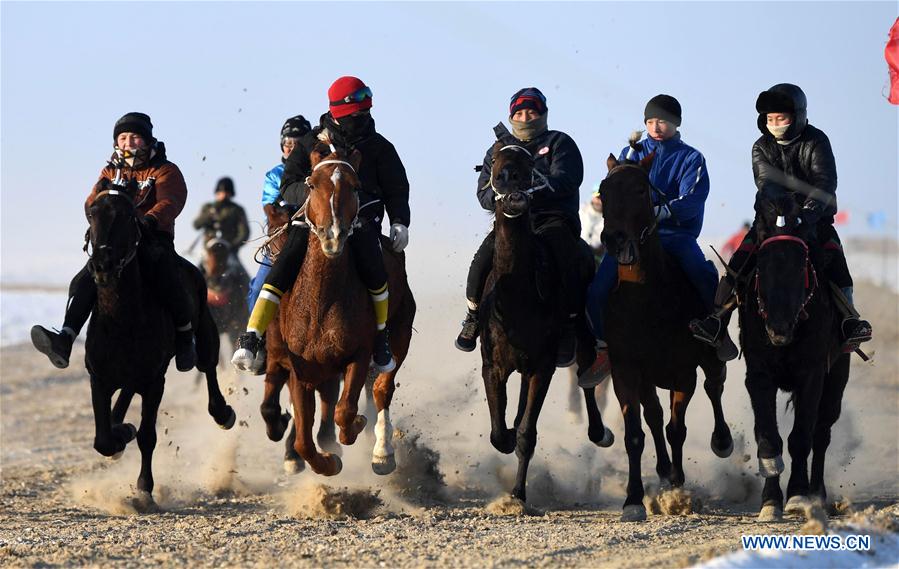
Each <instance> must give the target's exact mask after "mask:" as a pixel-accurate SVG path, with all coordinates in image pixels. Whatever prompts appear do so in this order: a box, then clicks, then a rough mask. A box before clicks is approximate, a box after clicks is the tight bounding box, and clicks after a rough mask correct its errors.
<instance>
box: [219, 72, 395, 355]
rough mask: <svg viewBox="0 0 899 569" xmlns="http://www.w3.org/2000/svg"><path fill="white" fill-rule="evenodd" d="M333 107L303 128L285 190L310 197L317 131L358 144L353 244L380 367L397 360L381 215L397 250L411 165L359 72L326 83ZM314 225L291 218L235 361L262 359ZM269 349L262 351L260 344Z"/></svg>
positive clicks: (337, 141) (350, 146) (349, 148)
mask: <svg viewBox="0 0 899 569" xmlns="http://www.w3.org/2000/svg"><path fill="white" fill-rule="evenodd" d="M328 100H329V111H328V112H327V113H325V114H323V115H322V116H321V119H320V121H319V126H318V127H316V128H315V129H313V130H312V132H310V133H308V134H306V135H305V136H303V137H302V138H301V140H300V145H299V146H297V147H296V148H294V150H293V151H292V152H291V153H290V156H289V157H288V158H287V161H286V162H285V164H284V174H283V176H282V179H281V194H282V195H283V196H285V197H287V199H288V201H293V199H292V198H290V196H292V195H296V196H301V197H302V199H299V198H297V200H298V201H297V203H302V202H303V201H305V196H306V194H307V189H306V185H305V184H306V181H305V180H306V178H307V176H309V175H310V174H311V173H312V166H311V163H310V159H309V155H310V153H311V152H312V149H313V148H314V146H315V144H316V143H317V141H318V140H317V136H318V134H319V133H320V132H321V131H322V130H324V129H327V130H328V131H329V132H330V133H331V141H332V142H333V144H334V145H335V146H337V147H339V148H341V149H343V150H345V151H346V152H347V153H351V152H353V150H359V152H360V154H361V156H362V163H361V165H360V166H359V170H358V172H357V174H358V177H359V181H360V183H361V187H360V188H359V190H358V191H357V193H358V195H359V213H358V218H357V225H356V227H355V228H354V230H353V234H352V235H351V236H350V237H349V239H348V243H349V245H350V247H351V249H352V251H353V259H354V260H355V263H356V270H357V271H358V272H359V276H360V278H361V279H362V282H363V283H364V284H365V286H366V287H367V288H368V292H369V294H370V295H371V299H372V302H373V303H374V309H375V321H376V324H377V335H376V336H375V345H374V351H373V354H372V360H373V362H374V366H375V368H376V369H377V370H378V371H379V372H386V371H391V370H392V369H393V368H394V367H396V361H395V360H394V359H393V354H392V353H391V351H390V343H389V336H388V330H387V308H388V289H387V271H386V270H385V268H384V258H383V254H382V252H381V221H382V219H383V218H384V211H385V209H386V211H387V215H389V216H390V223H391V225H390V240H391V242H392V247H393V250H394V251H397V252H400V251H402V250H403V249H405V248H406V245H408V243H409V229H408V227H409V181H408V179H407V178H406V170H405V168H404V167H403V163H402V162H401V161H400V157H399V155H398V154H397V152H396V149H395V148H394V146H393V144H391V143H390V141H388V140H387V139H386V138H384V137H383V136H382V135H381V134H379V133H378V132H376V131H375V121H374V119H373V118H372V117H371V112H370V109H371V107H372V92H371V89H370V88H369V87H367V86H366V85H365V83H363V82H362V80H360V79H358V78H356V77H341V78H339V79H337V80H336V81H334V83H333V84H332V85H331V87H330V88H329V89H328ZM308 242H309V227H308V226H307V225H306V224H305V223H302V221H301V220H294V221H293V222H292V223H291V228H290V230H289V231H288V234H287V242H286V243H285V244H284V248H283V249H282V250H281V252H280V254H279V255H278V259H277V261H275V264H274V266H273V267H272V269H271V272H270V273H269V275H268V277H267V278H266V280H265V284H264V285H263V286H262V292H261V293H260V294H259V299H258V300H257V301H256V304H255V306H254V307H253V312H252V314H251V315H250V321H249V322H248V324H247V331H246V332H245V333H244V334H242V335H241V336H240V338H239V339H238V349H237V351H235V352H234V357H233V358H232V359H231V361H232V363H234V365H235V366H237V367H238V369H243V370H248V369H251V368H256V367H257V366H260V365H261V362H259V361H255V360H256V356H257V353H258V352H259V349H260V344H261V339H262V335H263V333H264V332H265V329H266V328H267V327H268V324H269V322H271V320H272V318H273V317H274V316H275V313H276V312H277V308H278V305H279V303H280V301H281V296H282V295H283V294H284V292H285V291H287V290H289V289H290V287H291V286H293V283H294V281H295V280H296V278H297V275H298V274H299V272H300V268H301V267H302V264H303V260H304V259H305V256H306V248H307V245H308ZM263 354H264V351H263Z"/></svg>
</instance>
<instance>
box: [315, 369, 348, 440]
mask: <svg viewBox="0 0 899 569" xmlns="http://www.w3.org/2000/svg"><path fill="white" fill-rule="evenodd" d="M315 390H316V391H318V395H319V402H320V403H321V406H322V410H321V413H319V417H318V419H319V422H318V433H317V434H316V435H315V440H316V442H317V443H318V446H319V447H320V448H322V449H323V450H326V451H328V452H333V453H335V454H337V455H340V454H342V453H343V450H342V449H341V448H340V445H339V444H337V435H336V434H335V431H334V409H335V407H336V406H337V400H338V398H339V397H340V380H339V379H338V378H336V377H335V378H334V379H333V380H330V381H323V382H322V383H319V384H318V385H316V386H315Z"/></svg>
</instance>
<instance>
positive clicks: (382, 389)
mask: <svg viewBox="0 0 899 569" xmlns="http://www.w3.org/2000/svg"><path fill="white" fill-rule="evenodd" d="M401 364H402V360H397V363H396V367H395V368H394V369H393V370H392V371H390V372H388V373H382V374H380V375H378V378H377V379H376V380H375V382H374V385H373V386H372V396H373V398H374V401H375V409H377V412H378V422H377V423H376V424H375V446H374V449H373V450H372V455H371V469H372V470H373V471H374V473H375V474H380V475H382V476H383V475H385V474H390V473H391V472H393V471H394V470H395V469H396V457H395V456H394V454H395V451H394V448H393V425H392V424H391V422H390V402H391V401H392V400H393V392H394V390H395V389H396V372H397V371H399V369H400V365H401Z"/></svg>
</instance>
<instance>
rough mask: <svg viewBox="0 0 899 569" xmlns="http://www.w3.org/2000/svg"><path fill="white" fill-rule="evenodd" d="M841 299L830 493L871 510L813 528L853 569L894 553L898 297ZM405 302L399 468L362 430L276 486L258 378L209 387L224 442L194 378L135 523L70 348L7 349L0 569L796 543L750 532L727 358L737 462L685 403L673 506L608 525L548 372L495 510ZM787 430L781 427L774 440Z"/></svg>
mask: <svg viewBox="0 0 899 569" xmlns="http://www.w3.org/2000/svg"><path fill="white" fill-rule="evenodd" d="M857 297H858V302H859V305H860V306H861V307H862V309H863V310H864V312H865V314H866V315H867V316H869V317H870V318H871V320H872V321H873V324H874V327H875V331H876V339H875V342H873V343H872V346H871V348H872V351H875V352H876V356H875V363H874V364H873V365H867V364H862V363H861V362H860V361H858V360H855V361H854V362H853V366H854V368H853V372H852V377H851V379H850V383H849V387H848V388H847V392H846V399H845V400H844V411H843V416H842V417H841V419H840V421H839V422H838V423H837V425H836V427H835V432H834V442H833V444H832V447H831V449H832V450H831V454H830V457H831V458H830V460H829V463H828V473H827V476H828V487H829V490H830V492H831V494H832V496H833V497H834V498H839V497H846V498H849V499H851V501H852V504H854V506H853V511H855V512H859V511H862V512H864V511H865V510H866V509H867V508H869V507H870V506H873V510H872V511H870V512H866V513H864V514H862V515H860V516H859V515H855V517H853V515H852V513H843V514H840V515H838V516H836V517H831V519H830V526H829V528H827V530H826V531H829V532H834V531H846V528H848V527H850V526H849V525H848V524H856V525H857V526H858V527H861V528H868V530H869V531H871V532H872V535H873V534H874V533H878V532H880V533H878V535H882V536H883V540H884V541H883V543H884V544H886V545H879V543H880V542H876V541H875V542H874V545H875V546H876V547H878V548H879V549H877V550H876V553H875V554H874V556H873V557H872V556H871V555H868V556H867V557H865V559H867V560H869V561H872V562H873V561H875V560H881V559H882V557H880V556H881V555H884V554H890V551H893V553H892V555H893V556H894V557H893V559H892V562H894V563H895V562H896V561H897V560H899V559H896V558H895V550H890V549H889V543H890V541H889V540H890V539H895V536H894V535H893V534H891V532H892V531H895V526H892V529H889V527H890V526H889V524H886V522H884V520H895V519H896V517H897V515H899V512H897V510H896V506H895V505H894V504H895V503H896V501H897V500H899V489H897V483H896V477H895V465H896V464H897V459H899V453H897V442H896V440H895V436H894V434H895V432H897V430H899V418H897V416H896V413H895V410H896V408H897V401H896V397H897V387H899V378H897V373H896V372H897V369H899V365H897V363H899V355H897V350H896V349H895V348H896V346H897V345H899V325H897V319H896V318H895V316H896V314H897V299H899V297H897V296H896V295H895V294H892V293H890V292H888V291H885V290H883V289H879V288H874V287H870V286H863V285H862V286H859V287H858V292H857ZM421 305H422V315H423V317H422V319H421V321H420V322H419V323H418V324H417V329H418V332H419V334H418V336H416V338H415V339H414V340H413V350H412V352H411V353H410V360H409V362H408V369H407V370H406V374H407V375H406V378H405V379H402V380H401V381H400V384H401V385H400V387H399V389H398V391H397V395H396V398H395V403H394V409H395V412H394V414H393V415H394V419H395V421H396V425H397V429H398V431H401V432H402V434H403V436H402V437H398V443H397V447H398V449H397V452H398V456H397V462H398V464H399V468H398V471H397V472H396V473H394V474H392V475H390V476H388V477H386V478H382V477H377V476H375V475H374V474H373V473H372V472H371V468H370V466H369V464H368V463H369V459H370V452H371V445H372V443H373V440H372V438H371V437H370V436H369V435H363V436H361V437H360V439H359V441H358V442H357V443H356V445H355V446H353V447H346V448H344V466H345V468H344V472H342V473H341V474H340V475H339V476H338V477H337V478H334V479H327V480H324V479H322V478H319V477H316V476H314V475H313V474H311V473H309V472H308V471H307V472H304V473H302V474H300V475H297V476H294V477H288V476H286V475H284V474H283V473H282V471H281V453H282V446H281V445H280V444H274V443H270V442H269V441H268V440H267V439H266V437H265V433H264V430H263V425H262V421H261V418H260V417H259V415H258V405H259V402H260V401H261V391H262V386H261V380H259V378H254V377H249V376H236V375H234V374H231V373H230V372H223V373H222V376H223V377H222V388H223V391H225V393H226V396H227V397H228V398H229V401H233V403H232V404H233V405H234V406H235V409H236V411H237V413H238V424H237V425H236V427H235V428H234V429H232V430H231V431H228V432H223V431H221V430H219V429H218V428H217V427H216V426H215V424H214V423H213V422H212V421H211V420H209V417H208V415H207V414H206V411H205V393H204V391H203V390H202V389H197V388H195V386H194V380H193V375H192V374H179V373H177V372H175V371H174V370H173V371H172V372H171V373H170V374H169V375H168V382H167V386H166V387H167V389H166V394H165V396H164V398H163V404H162V407H161V410H160V420H159V425H158V435H159V442H158V446H157V453H156V465H155V470H156V478H157V490H156V500H157V502H158V503H159V505H160V506H161V508H162V511H160V512H158V513H151V514H135V513H134V512H135V511H136V509H137V505H135V504H134V503H133V501H132V499H133V497H134V488H133V487H132V484H133V480H134V476H135V474H136V472H137V465H138V456H139V453H138V452H137V448H136V447H134V446H129V448H128V449H127V450H126V452H125V455H124V457H123V458H122V459H121V460H120V461H118V462H109V461H107V460H105V459H103V458H102V457H100V456H99V455H97V454H95V453H94V451H93V450H92V448H91V443H92V438H93V420H92V414H91V408H90V395H89V386H88V382H87V376H86V373H85V372H84V370H83V364H82V360H83V349H82V348H81V346H80V344H79V345H76V351H75V354H74V355H73V358H72V366H71V367H70V368H69V369H67V370H64V371H59V370H55V369H54V368H52V367H51V366H50V364H49V363H48V362H47V361H46V359H44V358H43V357H42V356H40V354H37V353H36V352H34V351H33V350H32V349H31V348H30V347H29V346H13V347H5V348H3V351H2V354H0V370H2V371H0V377H2V379H0V395H2V409H0V411H2V416H0V419H2V431H0V438H2V440H0V452H2V454H0V459H2V460H0V464H2V481H0V503H2V507H0V564H2V565H4V566H7V565H13V566H15V565H29V566H30V565H36V564H48V565H57V564H70V565H88V564H90V565H125V564H135V563H137V564H151V563H152V564H158V563H165V564H191V565H194V564H200V565H204V566H205V565H213V564H215V565H218V564H224V565H229V566H235V565H241V566H242V565H250V564H252V565H258V564H264V563H278V564H281V565H291V566H321V565H333V564H336V563H353V564H354V565H360V566H378V565H380V564H384V565H386V566H421V565H451V566H455V567H475V566H478V567H480V566H483V565H485V564H499V563H502V564H504V565H527V566H557V565H563V566H591V567H624V566H627V567H641V566H649V565H657V564H663V563H664V564H667V565H669V566H673V567H679V566H688V565H691V564H695V563H699V562H702V561H706V560H709V559H712V558H715V557H717V556H721V555H725V554H730V553H732V552H738V550H740V549H741V545H740V537H741V536H742V535H749V534H758V533H765V534H770V533H777V534H794V533H799V532H800V531H803V526H807V523H806V520H805V518H804V516H800V515H797V516H787V517H786V518H785V520H784V521H783V522H779V523H763V524H760V523H758V522H757V521H756V514H757V513H758V508H759V488H760V481H759V479H758V478H757V476H756V473H755V471H754V469H755V462H756V461H755V460H754V458H753V457H754V455H755V445H754V443H753V442H752V421H751V413H750V411H749V408H748V398H747V397H746V394H745V388H744V387H743V375H742V374H743V367H742V364H741V363H739V362H738V363H736V364H735V365H732V366H729V369H728V372H729V374H728V376H729V381H728V384H727V387H726V389H725V406H726V408H727V409H728V411H729V419H730V421H731V427H732V429H733V431H734V435H735V439H736V441H735V444H736V448H735V450H734V453H733V455H732V456H731V457H730V458H729V459H727V460H721V459H718V458H716V457H714V456H712V454H711V453H710V452H709V451H708V450H707V438H708V433H707V432H706V425H707V424H708V422H709V421H708V419H709V418H710V409H709V405H708V404H707V403H705V404H699V405H696V409H694V413H695V414H694V416H692V417H691V420H690V424H689V425H688V427H689V431H688V441H687V446H686V449H685V454H686V457H687V462H686V464H685V467H686V468H687V469H689V470H688V471H689V473H690V479H691V480H693V481H694V482H693V483H692V484H691V485H688V486H687V488H686V490H687V493H686V494H679V493H670V492H668V493H661V494H660V493H659V492H658V489H657V488H653V487H652V483H651V482H652V479H651V477H649V476H647V477H646V478H647V482H648V483H649V484H648V486H649V488H648V490H649V492H648V494H649V496H648V500H647V510H648V511H649V512H650V516H649V519H648V520H647V521H646V522H644V523H639V524H626V523H620V522H619V521H618V517H619V514H620V506H621V502H622V501H623V495H624V493H623V485H624V483H625V479H626V477H625V472H626V458H625V455H624V452H623V447H620V446H619V445H618V444H616V445H614V446H613V447H611V448H610V449H596V447H594V446H592V445H591V444H589V442H588V441H587V439H586V424H585V423H584V422H583V419H578V418H577V417H576V416H574V415H572V414H570V413H569V411H568V409H567V404H566V402H567V400H568V390H569V380H568V375H567V374H565V373H559V374H557V375H556V377H555V379H554V384H553V386H552V389H551V391H550V394H549V397H548V398H547V404H546V408H545V411H546V413H545V414H544V416H542V417H541V420H540V423H539V424H538V429H539V433H540V437H541V441H542V442H541V445H540V447H541V448H540V449H538V452H537V455H536V457H535V460H534V463H533V467H532V473H531V477H530V478H531V480H530V483H529V502H530V501H532V502H533V504H532V505H531V506H532V507H531V508H529V510H525V511H519V510H517V509H516V508H514V507H505V506H509V504H505V506H504V507H494V508H492V509H491V508H490V507H489V506H490V505H491V504H496V503H497V502H499V503H500V504H503V503H504V502H506V501H505V500H504V497H503V494H502V490H503V489H507V488H508V487H509V484H508V480H509V479H510V477H512V476H514V468H515V461H514V457H512V458H509V457H498V456H496V455H495V453H493V452H492V448H491V447H490V444H489V442H488V441H487V438H486V437H487V436H488V434H489V421H488V418H487V416H486V406H485V405H483V386H482V385H481V380H480V377H479V376H478V375H477V371H476V368H477V362H476V361H475V359H474V358H467V356H466V355H464V354H463V355H460V354H457V353H455V352H454V350H452V348H451V346H450V344H451V342H450V340H451V338H452V337H453V335H454V334H455V332H456V325H457V320H458V318H457V315H456V312H457V311H456V310H454V309H455V308H457V306H456V303H454V302H453V299H451V298H449V297H432V298H428V297H424V298H423V301H422V302H421ZM447 338H449V339H450V340H447ZM435 362H437V363H438V364H439V365H435ZM608 399H612V400H613V399H614V398H608ZM510 403H511V402H510ZM779 406H780V407H781V408H782V404H780V403H779ZM511 407H513V408H514V405H511ZM133 411H136V409H135V410H133ZM604 417H605V418H607V420H608V424H609V426H610V428H612V429H613V430H615V431H616V432H617V433H618V434H620V433H621V419H620V413H619V412H618V411H617V409H615V408H614V406H607V407H606V409H605V410H604ZM791 419H792V416H791V415H789V414H787V415H784V416H782V417H781V418H780V420H781V426H782V432H783V431H784V430H785V429H787V428H788V426H789V425H790V424H792V420H791ZM619 440H620V437H619ZM653 464H654V457H653V453H652V452H651V451H648V452H646V453H644V469H645V472H653V468H652V466H653ZM404 465H405V466H404ZM323 484H324V485H323ZM843 503H845V502H843ZM529 505H530V504H529ZM513 506H514V505H513ZM666 512H667V513H666ZM690 512H692V513H690ZM865 524H867V525H865ZM878 524H880V525H878ZM884 524H886V525H884ZM869 526H870V527H869ZM851 527H855V526H851ZM884 527H886V528H888V529H886V530H884V529H883V528H884ZM805 531H809V527H806V529H805ZM858 533H863V532H862V531H859V532H858ZM877 539H879V538H877ZM859 558H860V557H859V555H858V554H855V553H850V552H840V553H832V554H830V555H829V556H828V557H827V559H828V560H829V561H833V560H844V561H840V563H843V562H847V563H848V561H845V560H850V561H852V560H854V561H858V559H859ZM727 559H728V560H729V561H721V562H719V563H731V564H732V565H736V564H738V563H742V565H739V566H744V567H745V566H751V565H752V562H751V561H750V560H752V559H756V558H755V557H752V555H751V554H749V553H746V554H743V553H741V552H738V553H737V554H736V556H735V557H729V558H727ZM815 559H816V558H815ZM833 562H834V563H836V562H837V561H833ZM888 562H889V561H888ZM765 563H766V565H768V564H770V566H778V565H788V564H789V565H790V566H793V565H795V559H794V557H793V556H792V554H790V555H785V556H781V557H779V558H776V559H775V558H768V557H766V558H765ZM880 564H881V565H882V564H883V562H882V561H881V562H880ZM716 566H730V565H716ZM835 566H846V565H835Z"/></svg>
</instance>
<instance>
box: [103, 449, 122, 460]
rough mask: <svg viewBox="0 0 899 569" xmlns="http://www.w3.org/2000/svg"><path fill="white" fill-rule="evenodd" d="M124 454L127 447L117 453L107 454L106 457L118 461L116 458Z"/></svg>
mask: <svg viewBox="0 0 899 569" xmlns="http://www.w3.org/2000/svg"><path fill="white" fill-rule="evenodd" d="M123 454H125V449H122V450H120V451H119V452H117V453H115V454H111V455H109V456H107V457H106V458H107V460H110V461H116V460H119V459H120V458H122V455H123Z"/></svg>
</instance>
